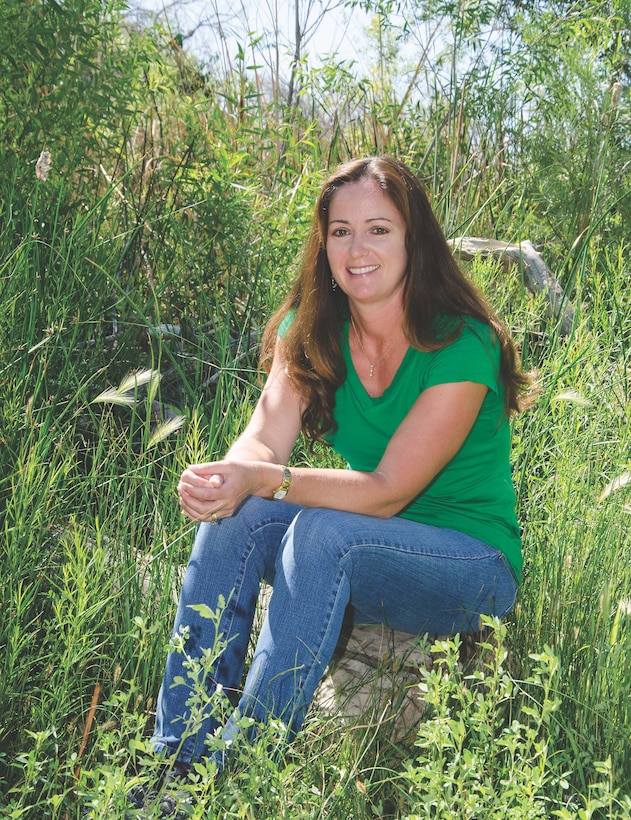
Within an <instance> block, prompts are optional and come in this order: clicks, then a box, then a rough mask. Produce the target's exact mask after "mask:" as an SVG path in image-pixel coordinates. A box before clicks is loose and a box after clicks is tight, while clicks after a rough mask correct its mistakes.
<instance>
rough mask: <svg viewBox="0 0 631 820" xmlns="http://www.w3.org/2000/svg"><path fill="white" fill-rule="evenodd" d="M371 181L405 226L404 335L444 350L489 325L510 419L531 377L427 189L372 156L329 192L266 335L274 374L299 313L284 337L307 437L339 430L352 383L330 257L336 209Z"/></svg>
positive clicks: (344, 173) (266, 357) (343, 300)
mask: <svg viewBox="0 0 631 820" xmlns="http://www.w3.org/2000/svg"><path fill="white" fill-rule="evenodd" d="M365 177H367V178H370V179H373V180H375V181H376V182H377V183H378V184H379V185H380V186H381V188H382V190H383V191H384V193H386V194H387V195H388V196H389V197H390V199H391V200H392V202H393V203H394V205H395V207H396V208H397V210H398V211H399V213H400V214H401V216H402V217H403V219H404V220H405V225H406V232H405V241H406V248H407V253H408V262H407V270H406V274H405V285H404V291H403V330H404V333H405V335H406V338H407V340H408V342H409V343H410V345H412V347H415V348H417V349H420V350H436V349H438V348H440V347H443V346H444V345H446V344H447V343H448V342H449V341H451V340H453V338H455V337H456V336H457V335H458V334H459V333H460V330H461V328H462V318H463V317H472V318H475V319H478V320H479V321H481V322H483V323H484V324H486V325H489V326H490V327H492V328H493V330H494V331H495V333H496V334H497V338H498V340H499V344H500V378H501V380H502V382H503V385H504V405H505V410H506V413H507V414H510V413H512V412H515V411H517V410H519V409H520V404H521V403H520V397H521V396H522V394H523V393H524V391H525V390H526V389H527V388H528V386H529V384H530V378H529V376H528V375H527V374H526V373H524V372H523V371H522V370H521V367H520V363H519V356H518V353H517V351H516V349H515V345H514V344H513V341H512V339H511V338H510V335H509V334H508V332H507V330H506V328H505V327H504V325H503V324H502V323H501V322H500V321H499V319H498V318H497V316H496V315H495V314H494V313H493V311H492V310H491V308H490V306H489V305H488V303H487V302H486V300H485V298H484V297H483V296H482V294H481V293H480V292H479V291H478V290H477V289H476V288H475V286H474V285H473V284H472V283H471V282H470V280H469V279H468V278H467V277H466V276H465V275H464V273H463V272H462V271H461V270H460V268H459V266H458V264H457V263H456V261H455V259H454V257H453V254H452V252H451V250H450V248H449V245H448V244H447V241H446V239H445V236H444V234H443V231H442V229H441V227H440V225H439V224H438V221H437V219H436V217H435V216H434V212H433V211H432V208H431V205H430V203H429V199H428V197H427V194H426V193H425V190H424V189H423V186H422V185H421V183H420V181H419V180H418V179H417V178H416V176H415V175H414V174H413V173H412V172H411V171H410V169H409V168H407V166H405V165H404V164H403V163H402V162H399V161H398V160H396V159H393V158H392V157H386V156H383V157H368V158H365V159H357V160H351V161H350V162H347V163H345V164H344V165H341V166H340V167H339V168H338V169H337V170H336V171H335V172H334V173H333V174H332V175H331V176H330V177H329V178H328V179H327V180H326V182H325V183H324V185H323V186H322V188H321V191H320V194H319V196H318V199H317V202H316V206H315V212H314V217H313V223H312V226H311V232H310V234H309V238H308V240H307V244H306V247H305V250H304V254H303V258H302V264H301V268H300V272H299V274H298V277H297V279H296V280H295V282H294V284H293V286H292V288H291V290H290V291H289V293H288V295H287V297H286V298H285V300H284V302H283V304H282V305H281V306H280V308H279V309H278V310H277V311H276V313H275V314H274V315H273V316H272V318H271V320H270V322H269V324H268V325H267V327H266V329H265V333H264V336H263V347H262V352H261V365H262V367H264V368H265V369H266V370H269V366H270V363H271V360H272V356H273V353H274V346H275V343H276V337H277V334H278V329H279V326H280V324H281V322H282V320H283V319H284V318H285V316H287V314H288V313H289V312H290V311H291V312H293V313H294V317H293V321H292V322H291V325H290V326H289V327H288V328H287V330H286V332H285V333H284V335H283V343H284V344H283V352H284V356H285V359H286V367H287V370H288V373H289V376H290V378H291V379H292V382H293V384H294V386H295V388H296V390H297V391H298V393H299V394H300V395H301V397H302V398H303V402H304V408H305V409H304V411H303V416H302V425H303V431H304V432H305V434H306V435H307V436H309V437H310V438H312V439H316V440H321V439H322V438H323V436H324V435H325V434H326V433H328V432H330V431H333V430H334V429H335V421H334V417H333V411H334V404H335V392H336V390H337V389H338V388H339V387H340V385H341V384H342V382H343V381H344V378H345V377H346V366H345V364H344V359H343V356H342V347H341V341H342V325H343V323H344V321H345V320H346V319H348V316H349V307H348V299H347V297H346V295H345V294H344V293H343V292H342V291H341V289H340V288H337V289H335V288H333V287H332V275H331V268H330V267H329V262H328V259H327V253H326V241H327V236H328V222H329V205H330V203H331V200H332V198H333V197H334V195H335V193H336V192H337V191H338V190H339V189H340V187H341V186H343V185H346V184H348V183H350V182H357V181H358V180H360V179H363V178H365ZM450 317H451V318H453V319H454V320H456V322H455V323H453V322H452V329H451V332H449V333H448V334H445V332H444V327H445V324H444V321H443V322H442V323H441V324H440V325H439V324H438V319H439V318H442V319H443V320H445V319H449V318H450Z"/></svg>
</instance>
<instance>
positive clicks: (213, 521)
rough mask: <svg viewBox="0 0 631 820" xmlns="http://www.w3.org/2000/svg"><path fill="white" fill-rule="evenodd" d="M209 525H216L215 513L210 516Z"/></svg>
mask: <svg viewBox="0 0 631 820" xmlns="http://www.w3.org/2000/svg"><path fill="white" fill-rule="evenodd" d="M210 523H211V524H216V523H217V513H213V514H212V515H211V516H210Z"/></svg>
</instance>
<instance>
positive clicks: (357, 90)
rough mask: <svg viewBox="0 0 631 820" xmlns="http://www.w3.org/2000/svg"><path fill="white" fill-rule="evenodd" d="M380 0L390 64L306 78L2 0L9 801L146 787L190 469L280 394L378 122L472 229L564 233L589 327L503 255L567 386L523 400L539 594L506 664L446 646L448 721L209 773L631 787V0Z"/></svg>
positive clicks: (289, 796) (513, 298)
mask: <svg viewBox="0 0 631 820" xmlns="http://www.w3.org/2000/svg"><path fill="white" fill-rule="evenodd" d="M363 5H364V6H365V7H366V8H368V9H369V10H370V11H372V12H374V23H373V26H372V28H371V31H372V34H371V37H372V39H370V38H369V40H368V42H369V43H370V44H371V45H370V49H371V54H373V55H374V59H372V60H368V61H367V65H368V68H367V69H366V71H364V72H363V73H362V71H363V69H360V67H358V66H356V65H353V64H352V63H350V62H348V61H346V60H344V59H342V58H341V57H340V58H336V61H330V62H329V63H328V64H323V65H316V64H314V63H313V62H312V61H311V60H310V59H309V57H308V55H307V54H302V57H301V60H300V62H299V63H296V64H295V65H294V69H295V75H294V79H295V85H294V89H295V90H296V91H299V94H298V96H295V95H294V96H293V97H292V99H291V100H289V99H287V98H285V97H284V96H283V93H282V84H281V83H280V82H277V83H276V84H275V85H274V87H273V88H272V90H271V91H269V90H268V87H267V86H266V83H265V82H264V77H263V76H262V73H261V72H262V69H261V68H260V66H261V65H262V63H260V64H258V67H256V68H252V67H251V65H252V64H255V65H256V61H255V60H253V61H252V64H251V63H250V62H249V61H248V60H247V59H246V57H245V51H246V49H243V53H242V55H241V57H240V58H239V59H237V60H235V61H234V64H233V68H232V69H231V71H229V72H227V73H223V74H222V75H219V74H218V72H216V71H215V72H214V73H213V70H212V67H211V68H209V69H208V70H207V68H206V67H204V66H200V65H198V64H197V63H196V62H195V61H194V60H192V59H189V58H188V57H187V55H186V54H185V53H184V52H183V51H182V50H181V48H180V47H179V46H178V45H177V42H176V41H175V40H174V38H173V37H171V36H170V35H169V32H167V31H165V30H162V29H161V28H160V27H158V26H156V27H153V28H149V29H144V30H142V29H139V28H134V27H132V26H131V25H129V23H128V22H127V21H126V20H125V17H124V16H123V11H124V4H123V3H122V2H118V0H64V2H63V3H62V2H55V0H28V2H24V0H21V2H17V0H5V2H4V3H2V4H0V23H1V24H2V25H0V41H1V47H0V67H1V68H2V74H1V75H0V121H1V122H2V126H3V127H2V136H1V137H0V298H1V300H2V306H3V311H2V314H1V315H0V351H1V352H2V356H1V361H2V364H1V365H0V459H1V461H0V464H1V467H2V470H1V477H0V566H1V567H2V569H1V572H2V584H1V585H0V610H1V611H2V612H3V618H2V619H0V659H1V660H0V664H1V669H0V713H1V715H2V717H1V718H0V750H1V751H0V794H2V797H1V798H0V803H1V805H0V813H1V812H4V814H5V815H6V816H9V817H16V818H17V817H33V818H38V820H39V818H42V817H53V818H61V817H71V816H77V817H78V816H80V815H81V811H82V809H83V808H84V806H85V801H87V802H88V803H91V806H92V808H93V809H94V810H95V811H96V812H97V814H98V812H101V815H100V816H107V815H106V814H105V812H109V811H110V810H111V811H118V812H121V811H123V810H124V809H123V806H124V803H125V800H124V798H125V793H126V790H127V789H128V788H129V785H130V784H131V783H132V782H135V781H134V778H135V777H136V774H135V767H136V766H137V764H139V763H140V762H143V761H144V762H145V763H147V760H148V758H147V742H146V738H147V734H148V732H149V729H150V723H151V718H150V715H151V710H152V708H153V705H154V703H155V697H156V694H157V690H158V686H159V682H160V676H161V671H162V664H163V661H164V653H165V651H166V648H167V645H168V643H169V639H170V637H169V631H168V630H169V627H170V622H171V619H172V614H173V608H174V602H175V598H176V593H177V586H178V583H179V578H180V572H181V567H182V564H183V563H184V561H185V559H186V555H187V552H188V549H189V542H190V536H191V528H190V527H188V526H187V525H185V524H184V523H183V522H182V521H181V520H180V518H179V514H178V509H177V504H176V503H175V498H174V496H175V493H174V490H175V486H176V482H177V477H178V475H179V473H180V471H181V469H182V468H183V467H184V466H185V465H186V464H187V463H190V462H191V461H200V460H203V459H206V458H208V457H212V456H214V455H219V454H221V453H222V452H224V450H225V448H226V446H227V444H228V442H230V441H231V440H232V438H233V437H234V435H235V434H236V432H237V431H238V430H240V429H242V427H243V424H244V423H245V420H246V419H247V418H248V415H249V413H250V410H251V407H252V404H253V402H254V400H255V398H256V396H257V394H258V390H259V384H258V380H257V373H256V355H257V344H258V338H259V332H260V329H261V327H262V326H263V324H264V322H265V319H266V318H267V316H268V315H269V313H270V311H271V310H272V309H273V307H274V306H275V305H276V304H277V303H278V301H279V298H280V295H281V293H282V292H284V290H285V287H286V285H287V282H288V279H289V278H290V276H291V274H292V272H293V271H294V270H295V268H296V265H297V264H298V263H299V259H300V249H301V247H302V240H303V239H304V236H305V232H306V230H307V227H308V224H309V220H310V212H311V207H312V203H313V197H314V193H315V191H316V190H317V189H318V187H319V182H320V180H321V179H322V177H323V174H324V173H325V171H326V169H327V168H329V167H331V166H333V165H335V164H336V163H337V162H338V161H340V160H343V159H346V158H347V157H349V156H351V155H362V154H366V153H374V152H388V153H393V154H396V155H398V156H400V157H401V158H402V159H403V160H405V161H407V162H408V163H409V164H410V165H411V166H412V167H413V168H414V169H415V170H417V171H418V172H419V173H420V174H421V176H423V178H424V179H425V181H426V183H427V186H428V188H429V189H430V192H431V194H432V196H433V201H434V205H435V208H436V211H437V213H438V214H439V216H440V219H441V221H442V222H443V224H444V225H445V228H446V231H447V233H448V234H450V235H451V234H458V233H477V234H479V235H487V236H496V237H498V238H501V239H506V240H515V239H520V238H529V239H532V240H534V241H537V242H539V243H543V245H544V255H545V256H546V259H547V260H549V263H550V266H551V267H552V268H553V269H554V270H555V271H556V272H557V273H558V275H559V277H560V278H561V279H562V280H563V283H564V284H565V286H566V288H567V291H568V293H569V294H570V295H571V297H572V300H573V302H574V305H575V307H576V322H575V326H574V328H573V332H572V335H571V337H570V338H568V339H562V338H560V337H559V336H558V334H557V331H556V330H555V328H554V327H553V326H552V325H551V324H550V323H548V322H547V321H546V320H545V318H544V315H545V311H544V309H543V305H542V300H541V299H540V298H536V297H533V296H530V295H528V294H527V293H526V292H525V291H524V288H523V286H522V284H521V282H520V281H519V277H517V276H513V275H511V274H507V273H505V272H503V271H501V270H500V269H498V268H497V267H496V266H494V265H492V264H490V263H488V262H485V263H482V262H479V263H478V262H476V263H475V264H473V265H472V267H471V271H470V273H471V275H472V277H473V278H474V279H475V280H476V281H477V282H478V284H479V285H480V286H481V287H482V288H483V289H484V290H485V291H486V292H488V293H489V295H490V298H491V300H492V302H493V304H494V305H495V306H496V307H497V308H498V310H499V312H500V314H501V315H502V316H503V317H504V318H505V319H506V321H507V323H508V325H509V326H510V327H511V330H512V331H513V334H514V336H515V338H516V339H517V341H518V342H519V344H520V346H521V349H522V356H523V359H524V361H525V363H526V364H527V366H529V367H534V368H536V369H537V371H538V380H539V384H540V387H541V391H540V397H539V401H538V403H537V406H536V407H535V408H534V409H533V410H532V411H529V412H528V413H527V414H525V415H523V416H521V417H519V418H518V419H517V420H516V421H515V424H514V438H515V446H514V472H515V479H516V484H517V488H518V493H519V513H520V519H521V521H522V522H523V524H524V544H525V558H526V563H525V573H524V588H523V592H522V595H521V597H520V600H519V603H518V606H517V608H516V610H515V612H514V614H513V616H512V617H511V621H510V623H509V625H508V628H507V629H505V628H504V627H502V628H498V629H497V631H496V636H495V641H494V642H491V643H489V645H488V646H485V647H483V650H484V652H483V655H482V657H483V662H482V665H481V666H480V667H479V668H477V669H474V670H460V669H459V668H458V667H457V664H456V662H455V654H454V653H455V646H456V642H452V643H450V644H447V645H444V646H442V647H441V651H442V653H443V662H442V663H441V664H438V665H436V666H435V667H434V670H433V671H432V672H431V673H430V674H428V675H427V676H426V677H425V681H424V684H423V686H424V689H423V696H424V697H425V698H426V699H427V700H428V702H430V703H431V706H432V709H433V713H432V714H431V715H430V716H429V717H428V719H427V721H426V722H425V723H423V724H422V725H421V726H420V727H419V733H418V736H417V738H415V740H416V745H409V744H408V745H406V744H397V745H394V744H393V743H392V742H391V740H390V737H389V734H388V730H387V727H386V726H382V725H380V724H379V723H378V724H374V723H373V722H372V721H371V720H369V719H368V717H367V718H366V721H365V722H362V721H361V720H360V721H359V723H358V725H357V726H355V727H353V728H352V729H349V730H347V731H340V726H339V724H338V723H337V721H336V720H335V719H332V718H327V717H325V716H323V715H321V714H319V713H318V712H317V711H315V710H314V711H313V713H312V714H311V715H310V717H309V721H308V723H307V726H306V727H305V730H304V731H303V732H302V733H301V736H300V738H299V740H298V741H297V742H296V744H295V745H294V746H293V747H292V748H291V749H288V750H285V752H284V753H283V754H281V755H279V756H277V757H276V758H274V759H273V760H272V759H270V758H269V756H268V755H266V754H264V753H263V750H264V749H265V748H266V746H265V744H266V743H268V742H271V741H272V740H273V733H274V730H275V728H278V727H270V730H269V731H270V732H271V733H272V734H271V735H268V734H266V732H265V731H261V733H260V734H259V736H258V739H257V740H256V741H255V742H253V743H252V744H247V743H244V744H243V747H242V749H241V750H240V755H241V757H240V760H239V762H238V764H237V766H236V767H235V769H234V771H233V772H232V773H231V777H229V778H225V779H224V780H221V781H215V779H214V777H213V774H214V772H213V771H212V767H210V768H205V767H204V766H200V767H199V768H198V769H196V770H195V771H194V772H193V774H192V777H191V782H190V783H189V784H188V788H189V789H190V790H191V791H192V792H193V793H194V794H195V795H196V799H197V800H198V801H199V806H198V808H199V811H200V812H201V811H203V810H204V809H203V806H204V804H206V805H215V806H217V807H218V808H217V812H218V813H219V812H221V813H220V814H218V816H222V817H235V818H236V817H261V816H273V817H287V818H292V820H295V818H299V817H304V818H307V817H313V818H316V817H317V818H325V817H326V818H344V820H346V818H348V817H383V818H386V817H410V818H412V817H414V816H418V815H419V814H421V816H435V817H440V816H445V817H447V816H449V817H452V816H454V814H449V813H448V812H449V811H456V810H457V811H458V812H459V814H458V815H457V816H462V817H468V816H471V817H472V816H474V813H473V812H474V811H475V808H472V806H473V804H474V803H475V802H476V801H477V802H478V805H479V804H484V805H485V806H488V807H489V812H491V811H493V812H495V813H496V814H495V815H492V814H489V816H500V815H501V816H511V815H509V814H501V812H502V811H505V812H512V813H513V816H519V817H527V816H552V817H555V816H557V817H560V818H564V819H568V820H570V819H571V820H573V819H574V818H576V820H583V818H585V820H586V818H588V817H592V818H600V817H603V818H604V817H610V818H617V817H620V818H622V817H627V816H629V812H630V811H631V809H630V807H629V795H630V794H631V756H630V752H629V743H628V739H629V731H630V727H631V714H630V711H629V709H630V707H629V698H628V693H629V690H630V688H631V677H630V672H629V667H628V663H627V659H628V656H629V649H630V645H629V642H630V641H631V620H630V618H631V616H630V614H629V613H630V605H629V595H630V592H629V590H630V589H631V575H630V570H629V567H631V562H630V561H629V550H630V542H629V535H628V526H627V517H628V514H629V500H628V492H629V487H630V486H631V482H630V481H629V472H630V470H631V465H630V464H629V451H630V448H631V441H630V438H629V436H630V434H629V430H630V429H631V425H630V424H629V407H630V406H631V405H630V387H629V356H630V350H631V344H630V342H631V324H630V322H631V319H630V317H631V304H629V299H630V298H631V297H630V296H629V294H630V293H631V288H630V287H629V284H630V283H629V266H628V261H627V255H628V240H629V237H628V224H629V218H628V217H629V214H628V207H629V203H628V199H629V198H628V173H627V170H628V163H629V150H630V146H629V140H628V127H627V126H628V118H629V103H628V90H627V88H626V86H625V83H626V76H627V74H626V72H627V68H626V66H627V64H628V54H627V52H628V43H627V42H626V40H625V35H624V30H625V26H626V22H625V21H626V19H627V18H626V16H625V14H626V15H628V11H625V8H624V7H623V5H624V4H617V3H591V4H588V5H587V6H585V7H584V8H581V9H578V8H577V7H575V6H571V7H567V8H566V7H565V5H564V4H559V5H558V8H557V7H556V6H555V9H556V12H557V13H556V14H555V15H552V7H550V9H548V7H547V6H546V8H542V7H541V4H535V8H534V11H536V14H537V15H543V17H541V16H539V17H536V16H535V14H534V11H533V14H532V15H531V14H530V9H531V7H532V6H533V4H529V3H520V4H519V5H518V6H511V7H510V8H511V14H512V16H511V18H510V19H509V20H507V19H506V17H504V16H503V11H504V7H502V8H501V9H500V8H499V7H497V8H496V7H495V5H494V4H492V3H490V2H478V3H475V4H465V5H462V4H460V5H458V4H452V3H443V2H436V3H434V4H432V5H431V6H430V5H428V4H425V5H424V6H423V8H421V7H419V6H418V4H416V3H412V2H409V3H408V2H406V3H403V2H394V0H389V1H388V2H387V3H374V2H372V1H371V2H367V3H363ZM550 15H552V16H550ZM541 20H545V21H546V22H547V23H548V24H549V25H542V23H541ZM491 32H494V34H493V36H491ZM250 39H251V42H249V44H248V47H247V50H248V51H249V52H251V53H252V54H253V55H255V53H256V36H255V35H254V34H252V35H251V38H250ZM244 42H245V41H244ZM371 65H372V66H374V67H375V68H374V70H373V68H371V67H370V66H371ZM618 84H619V85H618ZM43 151H46V152H48V154H49V155H50V168H48V169H46V165H47V158H46V156H44V157H43V158H41V160H40V165H39V168H38V166H37V161H38V158H40V157H42V152H43ZM295 457H296V459H297V460H307V459H309V460H312V459H314V458H315V457H314V456H313V455H312V454H310V453H309V454H307V453H306V452H302V450H301V449H300V448H297V450H296V453H295ZM325 458H326V457H325ZM310 463H311V461H310ZM93 707H94V708H93ZM92 717H93V718H94V722H93V724H92V728H91V729H90V721H91V718H92ZM151 765H152V764H151V763H149V766H150V768H151ZM519 812H522V814H519ZM625 812H626V813H625ZM110 816H111V814H110Z"/></svg>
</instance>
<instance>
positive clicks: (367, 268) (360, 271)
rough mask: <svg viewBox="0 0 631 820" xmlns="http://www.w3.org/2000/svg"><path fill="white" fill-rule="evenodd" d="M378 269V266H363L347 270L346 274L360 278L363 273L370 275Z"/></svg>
mask: <svg viewBox="0 0 631 820" xmlns="http://www.w3.org/2000/svg"><path fill="white" fill-rule="evenodd" d="M378 267H380V266H379V265H365V266H364V267H363V268H348V272H349V273H350V274H352V275H353V276H361V275H362V274H364V273H372V272H373V271H374V270H377V268H378Z"/></svg>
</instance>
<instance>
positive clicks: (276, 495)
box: [274, 490, 287, 501]
mask: <svg viewBox="0 0 631 820" xmlns="http://www.w3.org/2000/svg"><path fill="white" fill-rule="evenodd" d="M286 495H287V490H277V491H276V492H275V493H274V498H275V499H276V501H280V500H281V498H284V497H285V496H286Z"/></svg>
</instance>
